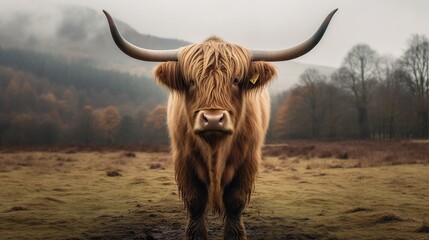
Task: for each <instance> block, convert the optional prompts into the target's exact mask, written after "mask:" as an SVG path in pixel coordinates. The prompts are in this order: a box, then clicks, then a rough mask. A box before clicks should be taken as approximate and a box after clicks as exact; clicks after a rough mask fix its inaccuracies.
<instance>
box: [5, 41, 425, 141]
mask: <svg viewBox="0 0 429 240" xmlns="http://www.w3.org/2000/svg"><path fill="white" fill-rule="evenodd" d="M166 96H167V94H166V92H165V91H163V90H161V88H160V87H159V86H157V85H156V84H155V83H154V81H153V79H150V78H146V77H141V76H134V75H130V74H127V73H121V72H118V71H110V70H103V69H99V68H96V67H93V66H92V65H91V63H90V62H85V61H76V60H71V59H64V58H59V57H55V56H52V55H48V54H42V53H36V52H30V51H25V50H19V49H2V48H0V146H5V145H35V144H79V145H80V144H82V145H83V144H142V143H168V135H167V130H166V106H165V102H166ZM271 114H272V116H271V123H270V130H269V134H268V139H267V140H268V141H282V140H287V139H350V138H353V139H355V138H364V139H365V138H428V137H429V40H428V38H427V37H426V36H423V35H414V36H412V37H411V38H410V40H409V42H408V45H407V48H406V50H405V51H404V53H403V54H402V56H400V57H399V58H394V57H392V56H389V55H379V54H377V53H376V51H374V50H373V49H372V48H371V47H370V46H368V45H366V44H358V45H356V46H354V47H353V48H352V49H351V50H350V51H349V52H348V53H347V54H346V56H345V58H344V61H343V63H342V65H341V67H340V68H339V69H337V70H336V71H335V72H334V73H333V74H331V75H330V76H327V75H323V74H321V73H320V72H318V71H317V70H315V69H307V70H306V71H305V72H304V73H303V74H302V75H301V76H300V80H299V83H298V84H297V85H296V86H294V87H293V88H291V89H289V90H288V91H285V92H283V93H281V94H279V95H277V96H273V98H272V111H271Z"/></svg>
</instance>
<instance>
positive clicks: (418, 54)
mask: <svg viewBox="0 0 429 240" xmlns="http://www.w3.org/2000/svg"><path fill="white" fill-rule="evenodd" d="M401 63H402V67H403V69H404V71H405V72H406V73H407V74H406V77H405V82H406V84H407V86H408V88H409V89H410V91H411V92H412V94H413V95H414V96H415V98H416V111H417V115H418V118H419V123H420V124H419V125H420V127H419V128H420V129H419V133H418V134H419V135H420V137H429V115H428V114H429V40H428V38H427V37H426V36H424V35H413V36H412V37H411V40H410V41H409V46H408V49H407V50H406V51H405V53H404V55H403V56H402V61H401Z"/></svg>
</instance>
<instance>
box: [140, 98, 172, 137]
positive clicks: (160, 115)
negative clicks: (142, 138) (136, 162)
mask: <svg viewBox="0 0 429 240" xmlns="http://www.w3.org/2000/svg"><path fill="white" fill-rule="evenodd" d="M145 129H146V132H147V134H148V137H149V139H151V142H154V143H167V142H168V134H167V106H166V105H163V104H160V105H157V106H156V107H155V108H154V109H153V110H152V111H151V112H150V113H149V114H148V116H147V118H146V121H145Z"/></svg>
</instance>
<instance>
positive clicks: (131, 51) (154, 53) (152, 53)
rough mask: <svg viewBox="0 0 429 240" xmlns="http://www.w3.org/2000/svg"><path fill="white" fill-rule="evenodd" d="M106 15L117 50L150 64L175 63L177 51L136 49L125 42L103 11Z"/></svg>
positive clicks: (110, 18) (111, 19) (107, 14)
mask: <svg viewBox="0 0 429 240" xmlns="http://www.w3.org/2000/svg"><path fill="white" fill-rule="evenodd" d="M103 12H104V14H106V17H107V21H108V22H109V27H110V32H111V33H112V37H113V40H114V41H115V43H116V45H117V46H118V48H119V49H121V50H122V52H124V53H125V54H127V55H128V56H130V57H133V58H136V59H139V60H143V61H150V62H166V61H177V55H178V53H179V49H174V50H150V49H145V48H140V47H137V46H135V45H133V44H131V43H129V42H128V41H127V40H125V39H124V38H123V37H122V36H121V34H120V33H119V31H118V29H117V28H116V25H115V21H113V18H112V17H111V16H110V14H109V13H108V12H106V11H105V10H103Z"/></svg>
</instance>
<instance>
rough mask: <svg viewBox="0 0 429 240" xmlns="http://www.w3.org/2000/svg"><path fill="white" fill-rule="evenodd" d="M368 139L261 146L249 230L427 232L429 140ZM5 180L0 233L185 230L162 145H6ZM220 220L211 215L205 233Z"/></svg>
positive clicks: (149, 235)
mask: <svg viewBox="0 0 429 240" xmlns="http://www.w3.org/2000/svg"><path fill="white" fill-rule="evenodd" d="M347 144H349V145H350V146H349V145H347ZM368 144H369V145H365V144H356V143H353V144H351V143H332V142H331V143H314V144H309V143H305V144H304V143H299V144H297V143H293V144H283V145H270V146H267V147H265V148H264V153H265V157H264V159H263V163H262V166H261V169H260V173H259V175H258V178H257V181H256V185H255V191H254V194H253V196H252V199H251V202H250V204H249V205H248V207H247V209H246V211H245V213H244V216H243V218H244V222H245V225H246V228H247V233H248V238H249V239H429V224H428V223H429V215H428V214H429V180H428V179H429V178H428V176H429V165H428V163H429V156H428V155H425V154H426V152H425V151H427V149H429V143H428V142H411V141H408V142H401V143H397V142H395V143H388V144H397V146H396V145H394V146H393V147H392V146H391V148H389V147H385V146H386V143H383V144H381V145H377V144H379V143H378V142H374V143H373V144H371V143H368ZM351 145H353V146H354V147H351ZM378 146H383V147H381V148H380V147H378ZM399 146H403V148H404V149H402V150H400V149H401V147H399ZM410 146H411V147H410ZM395 149H396V150H395ZM360 151H365V152H362V154H361V156H362V157H361V158H359V152H360ZM400 151H402V152H400ZM407 151H408V153H407ZM371 153H372V154H371ZM405 153H407V154H405ZM0 184H1V185H0V239H180V238H182V236H183V229H184V224H185V219H186V215H185V211H184V208H183V205H182V203H181V201H180V199H179V196H178V194H177V187H176V184H175V181H174V174H173V169H172V164H171V159H170V155H169V153H168V152H165V151H163V152H147V151H132V152H131V151H129V149H127V150H126V151H124V150H120V149H117V150H114V151H107V150H106V149H103V150H100V149H97V150H85V151H83V150H82V149H73V148H72V149H70V148H67V149H63V148H56V149H55V150H54V151H46V150H43V151H41V150H40V149H39V150H38V149H32V150H28V149H26V150H25V151H19V149H13V150H7V149H6V150H5V149H3V150H1V153H0ZM221 220H222V219H221V218H219V217H218V216H216V215H212V214H209V218H208V222H209V236H210V238H209V239H221V233H222V224H221V222H222V221H221Z"/></svg>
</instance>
